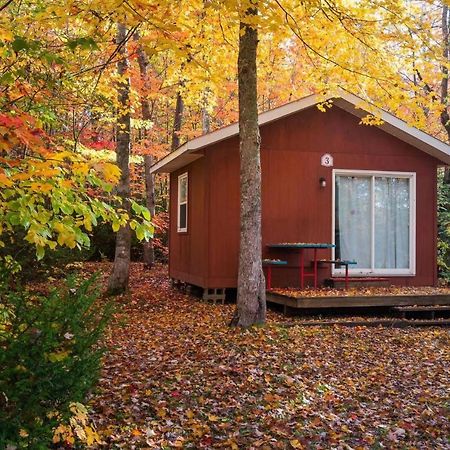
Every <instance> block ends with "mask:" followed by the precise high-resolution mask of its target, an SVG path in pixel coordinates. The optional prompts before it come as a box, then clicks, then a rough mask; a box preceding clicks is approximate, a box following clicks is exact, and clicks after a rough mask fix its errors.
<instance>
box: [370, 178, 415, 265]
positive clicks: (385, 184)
mask: <svg viewBox="0 0 450 450" xmlns="http://www.w3.org/2000/svg"><path fill="white" fill-rule="evenodd" d="M409 209H410V201H409V180H408V179H406V178H393V177H376V178H375V210H374V214H375V267H376V268H379V269H407V268H408V267H409V217H410V211H409Z"/></svg>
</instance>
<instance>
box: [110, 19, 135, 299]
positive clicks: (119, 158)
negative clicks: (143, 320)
mask: <svg viewBox="0 0 450 450" xmlns="http://www.w3.org/2000/svg"><path fill="white" fill-rule="evenodd" d="M126 40H127V29H126V26H125V25H124V24H122V23H119V24H118V25H117V45H118V46H119V47H118V48H119V52H120V56H121V58H120V59H119V61H118V62H117V72H118V75H119V79H118V82H117V96H118V108H117V126H116V130H117V131H116V164H117V166H118V167H119V169H120V170H121V174H120V179H119V183H118V184H117V188H116V189H117V195H118V196H119V197H120V199H121V202H122V205H121V207H122V208H123V209H124V210H125V211H127V212H128V213H130V167H129V161H130V145H131V113H130V79H129V77H128V74H127V68H128V55H127V45H126ZM130 248H131V229H130V226H129V223H128V222H127V223H126V224H125V225H123V226H121V227H120V228H119V230H118V231H117V235H116V248H115V256H114V266H113V270H112V273H111V275H110V277H109V281H108V292H109V293H110V294H120V293H123V292H125V291H126V290H127V289H128V280H129V273H130Z"/></svg>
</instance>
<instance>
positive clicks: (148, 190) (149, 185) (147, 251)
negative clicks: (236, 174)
mask: <svg viewBox="0 0 450 450" xmlns="http://www.w3.org/2000/svg"><path fill="white" fill-rule="evenodd" d="M135 40H139V34H138V33H135ZM137 55H138V64H139V71H140V74H141V79H142V81H143V82H144V86H146V85H147V77H148V72H147V68H148V64H149V62H148V58H147V55H146V54H145V52H144V50H143V49H142V47H141V46H140V45H139V46H138V49H137ZM141 110H142V119H143V120H148V121H150V120H151V119H152V114H151V109H150V104H149V102H148V100H146V99H145V98H144V97H143V96H141ZM146 134H147V132H146V130H145V129H144V136H146ZM152 164H153V157H152V155H145V156H144V179H145V206H146V207H147V209H148V210H149V211H150V216H151V217H152V218H153V217H154V216H155V182H154V181H155V180H154V175H152V174H151V173H150V167H151V166H152ZM143 248H144V255H143V260H144V267H145V268H147V269H151V268H152V267H153V264H154V263H155V250H154V247H153V239H152V238H150V240H149V241H148V242H144V244H143Z"/></svg>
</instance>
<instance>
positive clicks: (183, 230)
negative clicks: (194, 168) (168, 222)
mask: <svg viewBox="0 0 450 450" xmlns="http://www.w3.org/2000/svg"><path fill="white" fill-rule="evenodd" d="M183 180H186V200H185V201H184V202H181V183H182V182H183ZM182 205H186V226H185V227H183V228H182V227H181V214H180V210H181V206H182ZM188 205H189V177H188V172H184V173H182V174H181V175H178V193H177V232H178V233H187V230H188Z"/></svg>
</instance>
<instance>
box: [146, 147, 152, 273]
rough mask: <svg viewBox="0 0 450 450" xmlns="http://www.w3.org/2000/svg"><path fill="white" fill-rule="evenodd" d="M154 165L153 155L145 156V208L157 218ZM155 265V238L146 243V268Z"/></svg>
mask: <svg viewBox="0 0 450 450" xmlns="http://www.w3.org/2000/svg"><path fill="white" fill-rule="evenodd" d="M152 164H153V157H152V155H145V156H144V176H145V206H146V207H147V208H148V210H149V211H150V216H151V217H152V218H153V217H155V180H154V175H153V174H151V173H150V167H152ZM153 264H155V248H154V246H153V238H150V240H149V241H148V242H144V267H145V268H146V269H151V268H152V267H153Z"/></svg>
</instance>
